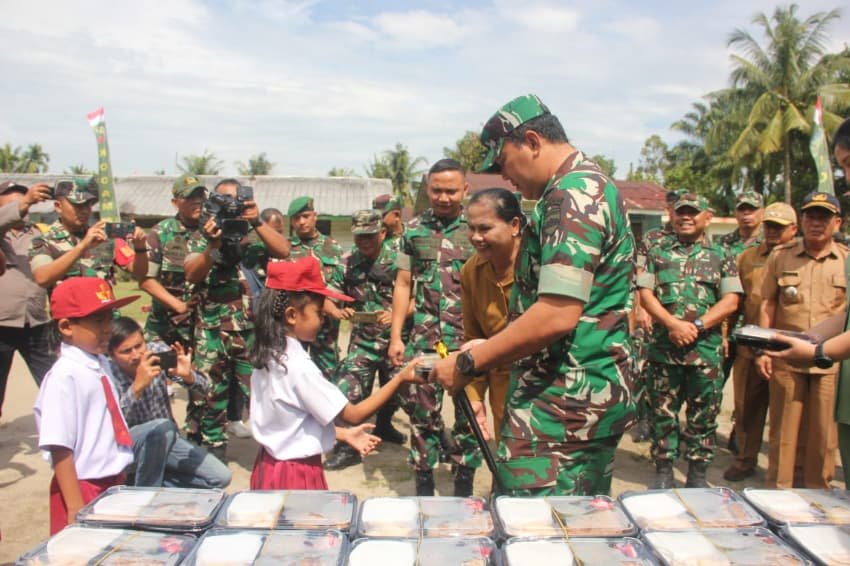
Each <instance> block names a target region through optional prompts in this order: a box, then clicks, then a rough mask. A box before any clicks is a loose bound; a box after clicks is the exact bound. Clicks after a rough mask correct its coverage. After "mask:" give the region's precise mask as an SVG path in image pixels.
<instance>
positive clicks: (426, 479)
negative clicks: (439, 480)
mask: <svg viewBox="0 0 850 566" xmlns="http://www.w3.org/2000/svg"><path fill="white" fill-rule="evenodd" d="M416 495H420V496H426V497H427V496H432V495H434V472H433V471H431V470H428V471H425V472H421V471H417V472H416Z"/></svg>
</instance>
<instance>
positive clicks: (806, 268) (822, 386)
mask: <svg viewBox="0 0 850 566" xmlns="http://www.w3.org/2000/svg"><path fill="white" fill-rule="evenodd" d="M847 255H848V248H847V247H846V246H844V245H843V244H837V243H835V242H831V243H830V247H829V248H827V250H826V252H825V253H824V254H823V255H822V256H821V257H819V258H814V257H812V256H810V255H809V254H808V253H806V250H805V248H804V246H803V242H802V240H797V241H796V242H794V243H789V244H785V245H783V246H778V247H777V248H776V249H775V250H774V253H773V254H771V255H770V256H769V257H768V260H767V265H766V266H765V274H764V283H763V284H762V296H763V297H765V298H774V299H775V300H776V314H775V316H774V319H773V323H772V326H773V327H774V328H777V329H781V330H793V331H799V332H803V331H806V330H808V329H809V328H811V327H813V326H815V325H817V324H819V323H821V322H823V321H824V320H826V319H827V318H829V317H831V316H833V315H835V314H838V313H844V311H845V307H846V300H847V278H846V277H845V274H844V262H845V261H846V259H847ZM773 370H774V371H773V373H774V376H773V378H772V379H771V380H770V409H769V414H770V449H769V462H768V468H767V486H768V487H779V488H790V487H793V485H794V472H795V466H796V467H798V468H800V469H801V470H802V478H799V479H801V480H802V486H803V487H807V488H815V489H825V488H828V487H829V482H830V480H832V477H833V474H834V472H835V450H836V448H837V445H838V439H837V431H836V425H835V418H834V414H833V410H834V403H835V388H836V377H837V372H838V366H837V365H835V364H834V365H833V366H832V368H829V369H820V368H816V367H814V366H811V367H809V366H806V367H798V366H793V365H790V364H788V363H786V362H783V361H780V360H774V362H773ZM798 445H799V446H798Z"/></svg>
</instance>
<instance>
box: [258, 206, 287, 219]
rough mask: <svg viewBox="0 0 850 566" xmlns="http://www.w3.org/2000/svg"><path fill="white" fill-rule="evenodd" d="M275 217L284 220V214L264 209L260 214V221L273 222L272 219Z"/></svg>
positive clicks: (272, 209)
mask: <svg viewBox="0 0 850 566" xmlns="http://www.w3.org/2000/svg"><path fill="white" fill-rule="evenodd" d="M275 216H279V217H280V219H281V220H283V218H284V216H283V213H282V212H281V211H279V210H278V209H276V208H272V207H269V208H264V209H263V211H262V212H261V213H260V220H262V221H263V222H271V219H272V218H274V217H275Z"/></svg>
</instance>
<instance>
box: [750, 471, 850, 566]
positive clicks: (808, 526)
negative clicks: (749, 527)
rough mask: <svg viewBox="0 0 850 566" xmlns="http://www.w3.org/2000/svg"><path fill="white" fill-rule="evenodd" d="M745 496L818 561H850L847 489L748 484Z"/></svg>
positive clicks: (769, 522) (849, 510) (781, 531)
mask: <svg viewBox="0 0 850 566" xmlns="http://www.w3.org/2000/svg"><path fill="white" fill-rule="evenodd" d="M743 496H744V497H745V498H746V499H747V501H749V502H750V503H751V504H752V505H753V507H755V508H756V509H758V510H759V512H760V513H761V514H762V515H764V516H765V518H767V521H768V524H769V525H770V527H771V528H772V529H773V530H774V531H775V532H777V533H779V534H780V535H781V536H783V537H784V538H785V539H787V540H788V541H790V542H791V543H792V544H793V545H794V546H795V547H796V548H798V549H800V550H801V551H802V552H803V553H804V554H806V555H807V556H809V557H810V558H811V559H812V560H813V561H814V562H816V563H817V564H850V494H848V492H847V491H844V490H831V489H781V490H780V489H752V488H747V489H745V490H744V491H743Z"/></svg>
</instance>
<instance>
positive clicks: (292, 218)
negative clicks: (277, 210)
mask: <svg viewBox="0 0 850 566" xmlns="http://www.w3.org/2000/svg"><path fill="white" fill-rule="evenodd" d="M286 214H287V215H288V216H289V225H290V226H291V227H292V231H293V235H292V236H290V237H289V245H290V257H291V258H292V259H298V258H300V257H305V256H308V255H311V256H313V257H315V258H316V259H318V260H319V263H321V264H322V275H323V276H324V277H325V283H326V284H327V285H328V287H331V288H332V289H334V290H335V291H340V289H341V287H342V253H343V251H342V246H340V245H339V244H338V243H337V241H336V240H334V239H333V238H331V237H330V236H325V235H324V234H322V233H321V232H319V230H318V229H317V228H316V222H317V220H318V214H317V213H316V208H315V204H314V201H313V198H312V197H307V196H303V197H298V198H296V199H294V200H293V201H292V202H291V203H290V204H289V209H288V210H287V213H286ZM324 312H325V318H324V320H323V321H322V327H321V328H320V329H319V334H318V335H317V336H316V340H315V341H314V342H313V343H312V344H310V346H309V348H308V351H309V352H310V357H311V358H312V360H313V361H314V362H315V364H316V365H317V366H319V369H320V370H321V371H322V373H323V374H324V376H325V378H326V379H327V380H328V381H333V380H334V375H335V374H336V370H337V366H338V365H339V346H338V345H337V340H338V339H339V321H340V320H342V319H343V318H345V317H346V316H347V313H346V311H345V309H342V308H339V307H338V306H337V305H336V304H335V303H334V302H333V301H332V300H331V299H325V307H324Z"/></svg>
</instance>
